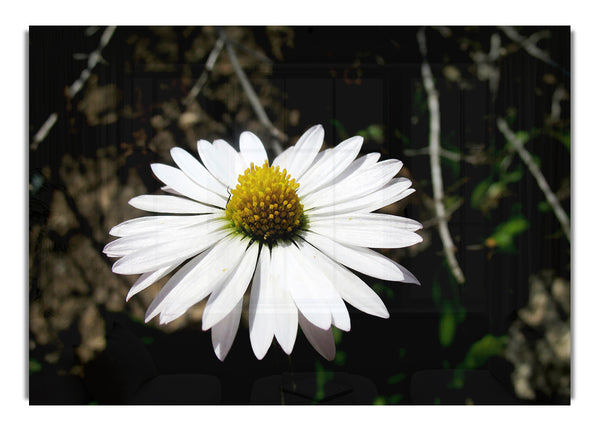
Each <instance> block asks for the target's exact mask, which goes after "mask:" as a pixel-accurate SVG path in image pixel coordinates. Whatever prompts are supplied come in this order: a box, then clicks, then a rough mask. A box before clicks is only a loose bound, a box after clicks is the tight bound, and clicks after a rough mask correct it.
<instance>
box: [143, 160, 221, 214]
mask: <svg viewBox="0 0 600 431" xmlns="http://www.w3.org/2000/svg"><path fill="white" fill-rule="evenodd" d="M150 168H152V172H154V175H156V177H157V178H158V179H159V180H161V181H162V182H163V183H165V184H166V185H168V186H169V187H171V188H173V189H174V190H176V191H177V192H178V193H181V194H182V195H184V196H187V197H188V198H190V199H194V200H196V201H198V202H202V203H205V204H208V205H214V206H216V207H219V208H225V205H226V204H227V200H226V199H225V198H224V197H223V196H219V195H217V194H216V193H213V192H211V191H209V190H207V189H205V188H203V187H200V186H199V185H198V184H196V183H195V182H194V181H192V180H191V179H190V178H189V177H188V176H187V175H186V174H184V173H183V171H181V170H179V169H177V168H174V167H172V166H168V165H163V164H162V163H153V164H152V165H150Z"/></svg>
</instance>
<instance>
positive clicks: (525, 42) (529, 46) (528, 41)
mask: <svg viewBox="0 0 600 431" xmlns="http://www.w3.org/2000/svg"><path fill="white" fill-rule="evenodd" d="M500 30H502V31H503V32H504V34H506V36H508V38H509V39H511V40H512V41H514V42H516V43H518V44H519V45H521V46H522V47H523V49H524V50H525V51H527V53H528V54H529V55H531V56H532V57H535V58H537V59H538V60H541V61H543V62H544V63H547V64H549V65H551V66H554V67H557V68H559V69H561V70H562V71H563V72H565V71H564V69H563V68H562V67H561V66H560V65H559V64H558V63H556V62H555V61H554V60H552V58H550V55H549V54H548V53H547V52H546V51H543V50H542V49H540V48H539V47H538V46H537V42H538V41H539V40H540V39H541V38H542V37H544V36H546V33H545V32H540V34H538V33H534V34H532V35H531V36H530V37H528V38H525V37H524V36H521V34H520V33H519V32H518V31H517V30H516V29H515V28H514V27H500Z"/></svg>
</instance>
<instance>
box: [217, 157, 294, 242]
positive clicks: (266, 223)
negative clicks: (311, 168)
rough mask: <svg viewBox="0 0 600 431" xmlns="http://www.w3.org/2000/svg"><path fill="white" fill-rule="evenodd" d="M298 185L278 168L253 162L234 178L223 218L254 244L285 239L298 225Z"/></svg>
mask: <svg viewBox="0 0 600 431" xmlns="http://www.w3.org/2000/svg"><path fill="white" fill-rule="evenodd" d="M297 188H298V183H296V181H295V180H294V179H293V178H290V175H289V174H288V173H287V171H286V170H285V169H284V170H283V171H280V170H279V166H277V167H273V166H269V162H268V161H265V163H264V164H263V165H262V166H261V167H256V166H255V165H254V163H251V164H250V168H248V169H246V171H245V172H244V174H243V175H240V176H239V177H238V185H237V186H236V188H235V189H234V190H232V192H231V198H230V199H229V202H228V203H227V209H226V216H227V218H228V219H230V220H231V221H232V222H233V223H234V225H235V227H236V228H237V229H238V230H239V231H241V232H243V233H245V234H246V235H248V236H250V237H252V238H254V239H255V240H257V241H261V242H268V243H272V242H274V241H276V240H278V239H281V238H289V237H290V236H291V235H292V234H293V232H294V231H295V230H296V229H297V228H299V227H301V226H302V223H303V207H302V204H301V203H300V200H299V199H298V195H297V194H296V189H297Z"/></svg>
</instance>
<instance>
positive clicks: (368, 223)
mask: <svg viewBox="0 0 600 431" xmlns="http://www.w3.org/2000/svg"><path fill="white" fill-rule="evenodd" d="M421 228H423V226H422V225H421V223H419V222H417V221H415V220H412V219H409V218H406V217H400V216H395V215H390V214H379V213H371V214H358V213H354V214H352V213H351V214H344V215H339V216H332V217H327V218H318V219H316V220H311V221H310V225H309V230H311V231H312V232H315V233H318V234H320V235H324V236H327V237H329V238H331V239H333V240H335V241H336V242H340V243H343V244H349V245H356V246H359V247H372V248H401V247H409V246H411V245H414V244H417V243H419V242H422V241H423V238H421V236H420V235H418V234H416V233H415V232H413V231H415V230H417V229H421Z"/></svg>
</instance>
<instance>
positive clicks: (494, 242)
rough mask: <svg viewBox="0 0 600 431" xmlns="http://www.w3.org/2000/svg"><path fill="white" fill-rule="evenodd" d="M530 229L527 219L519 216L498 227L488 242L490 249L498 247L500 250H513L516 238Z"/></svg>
mask: <svg viewBox="0 0 600 431" xmlns="http://www.w3.org/2000/svg"><path fill="white" fill-rule="evenodd" d="M528 228H529V222H528V221H527V219H526V218H525V217H523V216H522V215H520V214H518V215H516V216H513V217H512V218H511V219H510V220H508V221H507V222H504V223H501V224H499V225H498V226H496V229H495V230H494V233H493V234H492V236H490V237H489V238H488V239H487V240H486V244H487V245H488V246H489V247H497V248H498V249H500V250H505V251H506V250H513V249H514V238H515V237H516V236H517V235H519V234H521V233H523V232H525V231H526V230H527V229H528Z"/></svg>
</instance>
